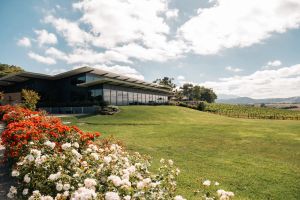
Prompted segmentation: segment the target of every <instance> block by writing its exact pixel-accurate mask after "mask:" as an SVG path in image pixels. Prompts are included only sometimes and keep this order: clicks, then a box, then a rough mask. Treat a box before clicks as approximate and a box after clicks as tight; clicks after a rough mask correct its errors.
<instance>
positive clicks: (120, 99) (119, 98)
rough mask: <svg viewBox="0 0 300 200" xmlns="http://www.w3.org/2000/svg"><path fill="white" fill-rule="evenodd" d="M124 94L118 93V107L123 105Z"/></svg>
mask: <svg viewBox="0 0 300 200" xmlns="http://www.w3.org/2000/svg"><path fill="white" fill-rule="evenodd" d="M122 96H123V92H122V91H117V105H123V97H122Z"/></svg>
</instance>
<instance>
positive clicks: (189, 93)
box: [180, 83, 194, 100]
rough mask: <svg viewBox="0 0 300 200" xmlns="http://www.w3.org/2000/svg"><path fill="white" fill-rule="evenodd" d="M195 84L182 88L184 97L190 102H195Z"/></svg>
mask: <svg viewBox="0 0 300 200" xmlns="http://www.w3.org/2000/svg"><path fill="white" fill-rule="evenodd" d="M193 87H194V86H193V84H190V83H185V84H183V86H182V87H181V88H180V89H181V91H182V94H183V96H185V97H187V98H188V100H193Z"/></svg>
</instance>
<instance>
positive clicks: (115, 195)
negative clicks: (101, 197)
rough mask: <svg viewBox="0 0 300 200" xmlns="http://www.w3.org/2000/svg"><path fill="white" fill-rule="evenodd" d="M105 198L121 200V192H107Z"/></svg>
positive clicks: (106, 199) (107, 199)
mask: <svg viewBox="0 0 300 200" xmlns="http://www.w3.org/2000/svg"><path fill="white" fill-rule="evenodd" d="M105 200H120V197H119V194H118V193H116V192H106V193H105Z"/></svg>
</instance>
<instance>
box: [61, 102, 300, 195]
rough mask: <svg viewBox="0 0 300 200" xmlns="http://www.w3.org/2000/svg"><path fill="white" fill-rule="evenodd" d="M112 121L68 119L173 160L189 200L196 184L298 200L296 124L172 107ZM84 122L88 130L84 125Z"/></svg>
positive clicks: (131, 109) (299, 130)
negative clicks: (206, 181) (214, 184)
mask: <svg viewBox="0 0 300 200" xmlns="http://www.w3.org/2000/svg"><path fill="white" fill-rule="evenodd" d="M121 109H122V111H121V112H120V113H118V114H116V115H114V116H89V117H80V118H67V119H64V121H71V122H72V123H73V124H75V125H78V126H79V127H81V128H82V129H83V130H87V131H100V132H102V133H103V135H104V136H109V135H113V136H114V137H115V138H117V139H120V140H122V141H124V143H125V145H126V146H127V148H128V149H130V150H133V151H139V152H141V153H144V154H147V155H151V156H152V157H153V158H154V166H156V165H157V163H158V161H159V159H160V158H167V159H169V158H170V159H173V160H174V161H175V163H176V165H177V166H178V167H179V168H180V169H181V171H182V173H181V174H180V176H179V179H178V186H179V190H178V193H180V194H183V195H184V196H185V197H187V198H188V199H200V197H199V196H198V197H195V196H194V195H193V191H194V190H196V189H197V188H198V186H199V185H200V184H201V183H200V180H203V179H210V180H216V181H219V182H220V183H221V185H220V187H221V188H222V189H228V190H231V191H233V192H235V194H236V196H237V197H236V198H235V199H289V200H291V199H300V123H299V121H278V120H250V119H235V118H228V117H224V116H219V115H214V114H209V113H204V112H199V111H196V110H192V109H188V108H183V107H175V106H157V107H150V106H128V107H121ZM82 122H86V123H88V124H82Z"/></svg>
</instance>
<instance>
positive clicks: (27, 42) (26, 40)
mask: <svg viewBox="0 0 300 200" xmlns="http://www.w3.org/2000/svg"><path fill="white" fill-rule="evenodd" d="M17 45H19V46H23V47H30V46H31V42H30V39H29V38H28V37H23V38H21V39H20V40H19V41H18V43H17Z"/></svg>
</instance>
